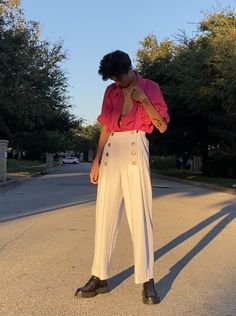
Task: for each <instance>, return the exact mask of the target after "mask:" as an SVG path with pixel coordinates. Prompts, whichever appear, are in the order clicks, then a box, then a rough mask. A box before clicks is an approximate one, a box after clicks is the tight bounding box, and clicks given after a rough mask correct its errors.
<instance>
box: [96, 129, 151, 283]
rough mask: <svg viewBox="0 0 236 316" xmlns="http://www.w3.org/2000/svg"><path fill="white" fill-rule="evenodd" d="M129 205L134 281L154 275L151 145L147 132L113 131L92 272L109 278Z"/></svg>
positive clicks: (100, 198)
mask: <svg viewBox="0 0 236 316" xmlns="http://www.w3.org/2000/svg"><path fill="white" fill-rule="evenodd" d="M124 206H125V210H126V215H127V219H128V224H129V228H130V232H131V238H132V242H133V252H134V267H135V268H134V271H135V275H134V282H135V283H137V284H138V283H144V282H146V281H148V280H149V279H151V278H153V265H154V253H153V252H154V249H153V224H152V188H151V181H150V170H149V144H148V140H147V138H146V136H145V133H144V132H143V131H136V130H135V131H128V132H112V133H111V134H110V136H109V138H108V141H107V143H106V145H105V147H104V151H103V155H102V161H101V165H100V171H99V181H98V191H97V203H96V228H95V248H94V259H93V265H92V275H95V276H97V277H99V278H100V279H101V280H106V279H108V273H109V267H110V262H111V256H112V252H113V250H114V247H115V242H116V238H117V233H118V230H119V225H120V220H121V215H122V210H123V208H124Z"/></svg>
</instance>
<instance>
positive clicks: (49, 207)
mask: <svg viewBox="0 0 236 316" xmlns="http://www.w3.org/2000/svg"><path fill="white" fill-rule="evenodd" d="M88 170H89V165H88V164H81V165H79V166H63V167H61V168H59V169H57V170H56V172H54V173H53V174H49V175H47V176H43V177H39V178H35V179H30V180H27V181H26V182H24V183H22V184H20V185H15V186H9V187H7V188H1V189H0V214H1V220H2V223H0V280H1V286H0V315H4V316H5V315H6V316H8V315H9V316H10V315H15V316H21V315H22V316H28V315H33V316H34V315H35V316H38V315H40V316H41V315H44V316H54V315H60V316H62V315H63V316H64V315H66V316H67V315H68V316H73V315H107V316H108V315H109V316H110V315H164V316H165V315H194V316H195V315H206V316H209V315H210V316H211V315H212V316H213V315H214V316H215V315H216V316H218V315H219V316H224V315H225V316H226V315H230V316H231V315H232V316H235V315H236V221H235V216H236V201H235V195H231V194H228V193H222V192H216V191H210V190H207V189H204V188H200V187H195V186H191V185H188V184H182V183H178V182H171V181H167V180H162V179H160V178H158V177H153V179H152V181H153V193H154V199H153V221H154V249H155V282H156V284H155V285H156V289H157V291H158V293H159V295H160V297H161V303H160V304H158V305H154V306H146V305H144V304H143V303H142V300H141V291H142V285H141V284H140V285H136V284H134V280H133V250H132V242H131V238H130V233H129V229H128V225H127V220H126V217H125V216H123V219H122V223H121V227H120V231H119V235H118V240H117V244H116V247H115V252H114V254H113V257H112V266H111V269H110V279H109V284H110V287H111V289H112V291H111V292H110V293H108V294H103V295H100V296H97V297H95V298H92V299H76V298H74V292H75V290H76V288H77V287H79V286H80V285H82V284H83V283H85V282H86V281H87V280H88V278H89V277H90V269H91V264H92V259H93V258H92V256H93V244H94V219H95V204H94V201H95V195H96V187H95V186H93V185H91V184H89V182H88ZM34 212H36V213H37V214H34V215H29V214H31V213H34ZM16 216H17V217H20V218H18V219H13V218H14V217H16ZM7 218H11V219H9V220H7Z"/></svg>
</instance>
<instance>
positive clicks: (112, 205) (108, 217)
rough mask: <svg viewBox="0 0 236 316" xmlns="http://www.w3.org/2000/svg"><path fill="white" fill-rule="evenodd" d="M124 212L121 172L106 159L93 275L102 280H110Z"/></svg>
mask: <svg viewBox="0 0 236 316" xmlns="http://www.w3.org/2000/svg"><path fill="white" fill-rule="evenodd" d="M104 154H105V153H104ZM103 158H104V157H103ZM122 210H123V196H122V191H121V183H120V174H119V170H118V168H117V166H115V165H114V164H113V163H112V162H111V161H109V159H105V158H104V159H103V160H102V163H101V166H100V175H99V184H98V192H97V203H96V227H95V247H94V259H93V265H92V275H95V276H97V277H99V278H100V279H101V280H106V279H107V278H108V273H109V267H110V262H111V256H112V253H113V250H114V247H115V243H116V239H117V234H118V230H119V226H120V221H121V216H122Z"/></svg>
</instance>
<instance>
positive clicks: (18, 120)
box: [0, 1, 82, 157]
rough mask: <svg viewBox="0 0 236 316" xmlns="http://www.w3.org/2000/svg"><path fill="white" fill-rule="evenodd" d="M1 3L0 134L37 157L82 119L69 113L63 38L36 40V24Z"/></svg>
mask: <svg viewBox="0 0 236 316" xmlns="http://www.w3.org/2000/svg"><path fill="white" fill-rule="evenodd" d="M1 4H4V6H5V7H4V8H5V10H3V14H2V15H1V18H0V73H1V76H0V123H1V124H0V138H7V139H9V140H10V143H11V145H13V146H14V147H16V148H18V149H24V150H27V151H28V152H29V153H30V155H31V156H37V157H38V156H39V154H40V153H42V152H45V151H51V150H53V149H55V144H58V150H59V147H60V148H61V146H62V143H63V141H61V140H65V139H68V136H70V137H71V135H72V133H71V129H73V128H75V127H77V126H79V125H81V123H82V119H81V118H80V119H76V118H75V116H74V115H72V114H71V113H70V108H71V104H70V100H69V97H68V95H67V87H68V82H67V77H66V73H65V71H64V70H63V68H62V67H61V64H62V62H64V61H65V60H66V58H67V57H66V54H65V53H64V52H63V46H62V43H61V42H57V43H54V44H51V43H49V42H48V41H40V40H39V33H40V25H39V23H37V22H35V21H31V22H27V21H26V20H25V18H24V14H23V12H22V10H21V9H20V8H19V6H17V7H10V6H9V2H6V1H2V2H1ZM7 4H8V6H7ZM11 4H12V5H13V4H14V3H13V1H12V3H11ZM15 4H16V2H15ZM60 139H61V140H60ZM29 140H30V141H29ZM55 140H57V141H55ZM59 144H60V146H59Z"/></svg>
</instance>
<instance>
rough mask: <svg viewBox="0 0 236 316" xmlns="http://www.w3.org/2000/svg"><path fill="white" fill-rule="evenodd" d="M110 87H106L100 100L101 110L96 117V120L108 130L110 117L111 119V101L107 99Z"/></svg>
mask: <svg viewBox="0 0 236 316" xmlns="http://www.w3.org/2000/svg"><path fill="white" fill-rule="evenodd" d="M109 92H110V87H107V89H106V91H105V93H104V96H103V102H102V110H101V113H100V115H99V116H98V117H97V120H98V122H99V123H101V124H102V125H106V127H107V129H108V130H110V127H111V119H112V103H111V100H110V99H109Z"/></svg>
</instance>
